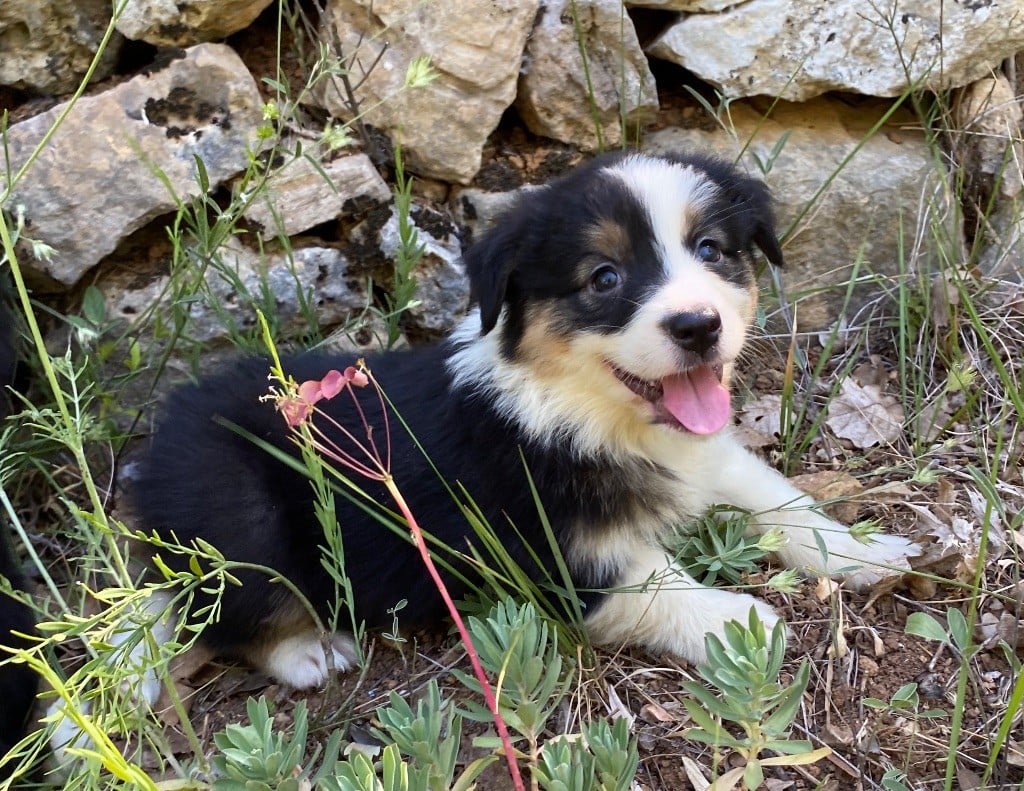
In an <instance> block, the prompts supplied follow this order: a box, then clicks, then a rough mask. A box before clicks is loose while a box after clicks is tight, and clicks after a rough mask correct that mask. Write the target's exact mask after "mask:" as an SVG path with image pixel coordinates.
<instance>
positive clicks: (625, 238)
mask: <svg viewBox="0 0 1024 791" xmlns="http://www.w3.org/2000/svg"><path fill="white" fill-rule="evenodd" d="M587 236H588V241H589V242H590V243H591V244H592V245H593V247H594V252H595V253H598V254H600V255H602V256H604V257H606V258H608V259H610V260H612V261H622V260H624V259H625V258H626V257H627V256H628V254H629V250H630V247H631V245H630V243H629V232H628V231H627V230H626V229H625V228H624V227H623V226H622V225H621V224H619V223H618V222H616V221H615V220H613V219H611V218H610V217H603V218H601V219H600V220H598V221H597V223H596V224H595V225H593V226H591V227H590V229H589V230H588V233H587Z"/></svg>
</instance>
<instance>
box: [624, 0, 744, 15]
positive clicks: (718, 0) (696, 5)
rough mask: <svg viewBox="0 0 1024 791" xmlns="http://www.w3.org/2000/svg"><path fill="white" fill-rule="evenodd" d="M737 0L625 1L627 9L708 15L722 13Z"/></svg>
mask: <svg viewBox="0 0 1024 791" xmlns="http://www.w3.org/2000/svg"><path fill="white" fill-rule="evenodd" d="M737 2H738V0H626V2H625V5H626V6H627V7H629V8H659V9H661V10H662V11H687V12H689V13H698V12H701V13H708V12H710V11H722V10H723V9H726V8H728V7H729V6H732V5H736V3H737Z"/></svg>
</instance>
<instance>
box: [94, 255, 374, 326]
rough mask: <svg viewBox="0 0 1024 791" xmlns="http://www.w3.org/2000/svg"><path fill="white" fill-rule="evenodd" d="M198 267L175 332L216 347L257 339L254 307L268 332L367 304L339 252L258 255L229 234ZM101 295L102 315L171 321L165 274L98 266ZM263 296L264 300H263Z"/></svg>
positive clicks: (328, 320) (332, 320) (326, 319)
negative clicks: (198, 283)
mask: <svg viewBox="0 0 1024 791" xmlns="http://www.w3.org/2000/svg"><path fill="white" fill-rule="evenodd" d="M216 255H217V260H216V261H215V262H213V263H211V265H210V266H209V267H207V269H206V273H205V276H204V277H205V287H204V288H203V289H202V290H201V291H200V292H199V293H197V294H194V295H192V299H191V301H189V303H188V306H187V310H188V317H187V320H186V323H185V326H184V327H183V328H182V335H183V337H186V338H189V339H190V340H192V341H197V342H200V343H203V344H216V342H218V341H225V340H227V339H229V338H231V337H232V336H234V337H236V338H237V337H238V336H243V337H244V336H255V337H258V332H259V329H258V326H257V316H256V308H257V307H260V308H261V309H262V310H263V311H264V313H265V314H266V315H267V318H268V320H269V321H270V322H271V323H272V325H273V326H274V327H275V336H276V337H282V338H286V337H291V336H294V335H296V334H299V333H303V332H307V331H308V330H309V326H308V318H309V316H310V315H311V314H310V311H312V313H313V314H315V316H316V318H317V320H318V321H319V323H320V325H321V326H331V325H335V324H340V323H342V322H345V321H346V320H347V319H348V318H349V316H350V315H352V314H354V313H358V312H359V311H361V310H362V309H363V308H364V307H365V306H366V303H367V295H366V290H365V288H364V283H365V278H363V277H355V278H354V277H352V276H351V275H350V273H349V271H348V261H347V259H346V258H345V257H344V256H343V255H342V253H341V251H339V250H336V249H334V248H327V247H306V248H300V249H297V250H293V251H292V252H291V254H290V255H285V254H283V253H261V252H257V251H256V250H253V249H251V248H249V247H246V246H245V245H244V244H242V243H241V242H240V241H239V240H238V239H236V238H231V239H229V240H228V241H227V242H226V243H225V244H224V245H222V246H221V247H220V249H219V250H218V251H217V254H216ZM96 286H97V288H99V290H100V291H101V293H102V294H103V295H104V297H105V302H106V305H107V317H108V319H110V320H113V321H116V320H119V319H123V320H125V321H129V322H131V321H134V320H136V319H137V318H138V317H139V316H142V315H146V314H147V313H148V312H149V311H151V310H157V311H160V312H161V313H162V314H164V315H165V318H166V319H167V321H168V323H169V324H170V323H172V322H171V316H170V315H169V314H170V311H171V310H172V308H171V306H170V304H169V300H168V299H167V295H166V290H167V288H168V276H167V275H161V276H158V277H155V278H152V279H147V278H139V277H138V276H137V275H136V274H135V273H134V272H132V271H130V270H129V269H128V268H124V267H118V268H114V269H112V270H108V271H106V272H105V273H104V274H103V275H102V276H101V277H100V278H99V279H98V280H97V282H96ZM268 301H269V303H270V304H268Z"/></svg>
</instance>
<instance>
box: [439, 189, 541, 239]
mask: <svg viewBox="0 0 1024 791" xmlns="http://www.w3.org/2000/svg"><path fill="white" fill-rule="evenodd" d="M538 189H543V187H540V186H538V185H535V184H525V185H523V186H522V187H519V188H518V189H514V190H509V191H507V192H488V191H487V190H482V189H479V188H478V187H466V188H465V189H460V190H459V191H458V192H457V193H456V195H455V197H454V198H453V200H452V214H453V215H454V217H455V220H456V221H457V222H458V223H459V224H460V225H462V226H464V227H465V228H466V230H467V231H468V234H469V235H468V238H466V239H465V241H466V242H467V243H468V244H471V243H472V242H474V241H476V240H478V239H479V238H480V236H481V235H482V234H484V233H486V232H487V230H488V229H489V228H490V227H491V226H492V225H494V223H495V221H496V220H497V219H498V218H499V217H500V216H501V215H502V214H503V213H504V212H506V211H508V210H509V209H511V208H512V206H513V205H515V202H516V200H517V199H518V198H519V196H520V195H522V194H524V193H527V192H530V191H532V190H538Z"/></svg>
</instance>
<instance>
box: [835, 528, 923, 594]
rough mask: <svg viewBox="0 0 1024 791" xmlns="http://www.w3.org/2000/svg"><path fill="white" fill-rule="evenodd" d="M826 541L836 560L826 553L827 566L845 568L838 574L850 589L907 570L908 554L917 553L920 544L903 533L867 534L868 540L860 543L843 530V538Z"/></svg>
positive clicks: (864, 585) (863, 586)
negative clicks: (869, 538) (835, 544)
mask: <svg viewBox="0 0 1024 791" xmlns="http://www.w3.org/2000/svg"><path fill="white" fill-rule="evenodd" d="M836 543H837V544H839V545H837V546H833V544H832V542H829V543H828V544H826V546H827V547H828V550H829V553H830V556H831V555H832V554H833V553H834V555H835V557H836V560H835V561H834V562H833V561H832V560H831V557H830V562H829V566H830V567H832V568H835V567H836V566H840V567H842V568H849V567H850V566H858V568H854V569H849V570H848V571H844V572H843V573H842V578H843V579H844V580H845V581H846V583H847V585H848V586H849V587H851V588H853V589H854V590H862V589H864V588H867V587H870V586H871V585H874V584H875V583H877V582H878V581H879V580H881V579H884V578H885V577H891V576H894V575H896V574H902V573H904V572H906V571H909V570H910V560H909V559H910V558H912V557H914V556H915V555H919V554H920V553H921V548H920V547H919V546H917V544H914V543H913V542H911V541H910V540H909V539H906V538H904V537H903V536H892V535H887V534H885V533H879V534H876V535H873V536H871V541H870V543H868V544H863V543H861V542H860V541H858V540H857V539H855V538H854V537H853V536H852V535H850V534H848V533H847V534H846V535H845V536H844V540H843V541H841V542H836Z"/></svg>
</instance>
